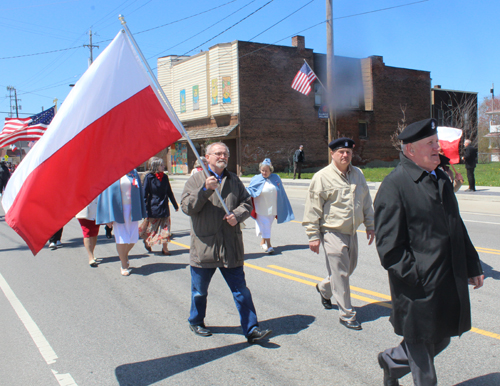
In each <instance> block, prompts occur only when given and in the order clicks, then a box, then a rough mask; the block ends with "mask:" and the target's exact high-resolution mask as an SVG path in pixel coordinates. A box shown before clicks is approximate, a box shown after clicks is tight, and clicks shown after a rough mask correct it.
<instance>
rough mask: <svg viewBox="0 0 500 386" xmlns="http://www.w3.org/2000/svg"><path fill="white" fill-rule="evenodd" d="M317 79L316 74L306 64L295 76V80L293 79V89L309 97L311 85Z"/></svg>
mask: <svg viewBox="0 0 500 386" xmlns="http://www.w3.org/2000/svg"><path fill="white" fill-rule="evenodd" d="M316 78H317V77H316V74H315V73H314V71H313V70H311V67H309V65H308V64H307V63H304V65H303V66H302V68H301V69H300V71H299V72H297V75H295V78H293V83H292V88H293V89H294V90H297V91H298V92H300V93H302V94H304V95H309V93H310V92H311V84H312V82H314V81H315V80H316Z"/></svg>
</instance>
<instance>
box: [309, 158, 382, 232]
mask: <svg viewBox="0 0 500 386" xmlns="http://www.w3.org/2000/svg"><path fill="white" fill-rule="evenodd" d="M362 223H364V224H365V227H366V229H367V230H373V229H374V223H373V206H372V199H371V197H370V191H369V190H368V185H367V184H366V180H365V176H364V175H363V172H362V171H361V170H360V169H358V168H357V167H354V166H352V165H350V166H349V169H348V172H347V178H346V177H344V176H342V173H341V172H340V171H339V170H338V169H337V167H336V166H335V165H334V164H333V163H331V164H330V165H328V166H326V167H324V168H323V169H321V170H320V171H319V172H317V173H316V174H315V175H314V176H313V178H312V181H311V185H310V186H309V194H308V197H307V198H306V206H305V210H304V219H303V220H302V225H303V226H304V227H305V228H306V234H307V237H308V238H309V241H314V240H319V238H320V237H319V235H320V232H323V233H325V232H329V231H333V232H339V233H343V234H346V235H354V234H355V232H356V230H357V229H358V227H359V226H360V225H361V224H362Z"/></svg>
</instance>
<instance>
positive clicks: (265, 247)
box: [261, 243, 268, 252]
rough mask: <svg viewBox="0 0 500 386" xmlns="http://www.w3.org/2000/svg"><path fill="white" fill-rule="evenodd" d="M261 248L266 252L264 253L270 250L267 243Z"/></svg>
mask: <svg viewBox="0 0 500 386" xmlns="http://www.w3.org/2000/svg"><path fill="white" fill-rule="evenodd" d="M261 247H262V249H263V250H264V252H267V250H268V248H267V244H266V243H264V244H262V245H261Z"/></svg>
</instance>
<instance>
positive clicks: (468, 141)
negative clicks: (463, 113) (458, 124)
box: [464, 139, 472, 145]
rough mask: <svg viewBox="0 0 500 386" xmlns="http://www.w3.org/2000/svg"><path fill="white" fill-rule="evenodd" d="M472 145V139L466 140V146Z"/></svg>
mask: <svg viewBox="0 0 500 386" xmlns="http://www.w3.org/2000/svg"><path fill="white" fill-rule="evenodd" d="M471 143H472V141H471V140H470V139H466V140H465V141H464V145H470V144H471Z"/></svg>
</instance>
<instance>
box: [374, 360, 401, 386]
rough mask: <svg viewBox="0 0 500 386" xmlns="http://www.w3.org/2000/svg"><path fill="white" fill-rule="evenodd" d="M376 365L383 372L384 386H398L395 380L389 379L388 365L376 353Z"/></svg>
mask: <svg viewBox="0 0 500 386" xmlns="http://www.w3.org/2000/svg"><path fill="white" fill-rule="evenodd" d="M378 364H379V366H380V368H381V369H382V370H384V386H399V381H398V379H397V378H391V376H390V372H389V365H388V364H387V362H386V361H385V360H384V358H383V357H382V353H381V352H380V353H378Z"/></svg>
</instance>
